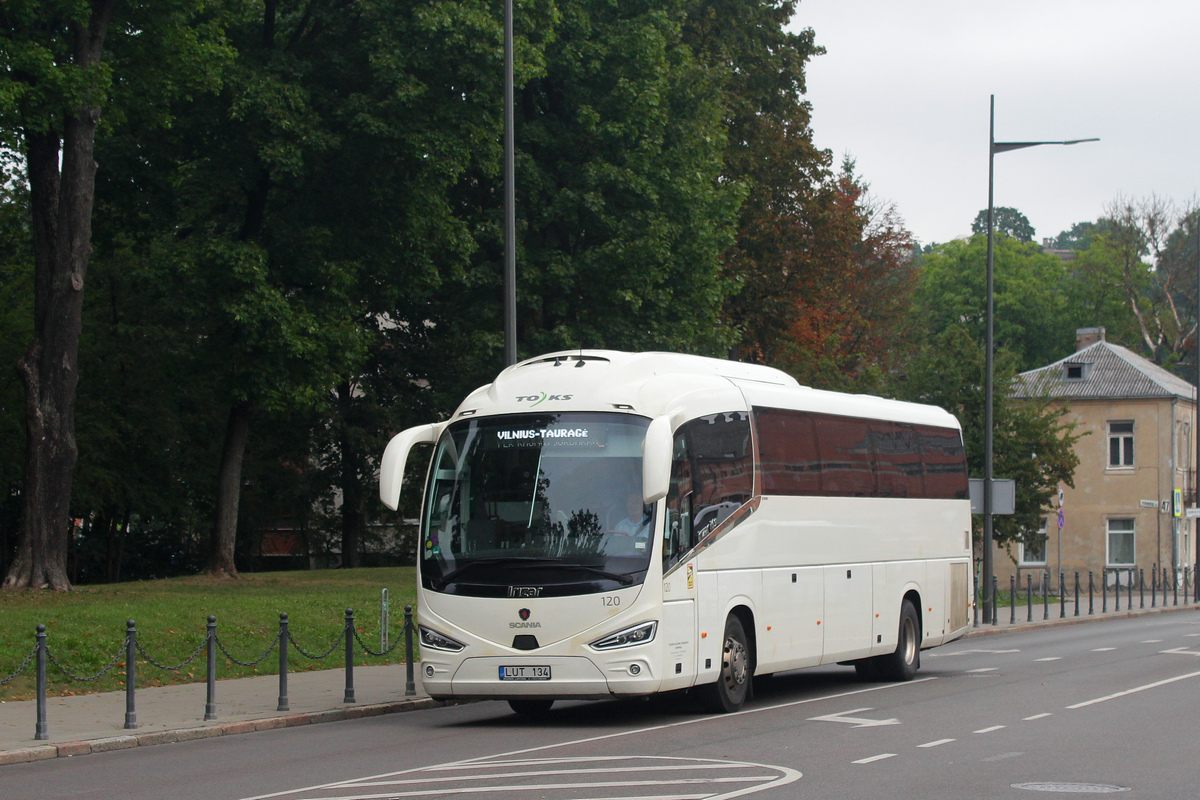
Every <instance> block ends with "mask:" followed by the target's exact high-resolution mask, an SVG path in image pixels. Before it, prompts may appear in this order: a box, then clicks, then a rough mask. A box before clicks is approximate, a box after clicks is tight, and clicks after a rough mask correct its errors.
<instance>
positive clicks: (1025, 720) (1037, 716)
mask: <svg viewBox="0 0 1200 800" xmlns="http://www.w3.org/2000/svg"><path fill="white" fill-rule="evenodd" d="M1053 716H1054V715H1053V714H1034V715H1033V716H1032V717H1025V718H1024V719H1022V720H1021V721H1022V722H1030V721H1032V720H1035V719H1044V718H1045V717H1053Z"/></svg>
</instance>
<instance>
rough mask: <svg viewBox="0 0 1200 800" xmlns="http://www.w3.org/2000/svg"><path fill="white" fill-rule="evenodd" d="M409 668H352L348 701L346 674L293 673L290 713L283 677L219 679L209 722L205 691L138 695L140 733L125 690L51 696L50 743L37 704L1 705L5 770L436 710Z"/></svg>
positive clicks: (190, 688)
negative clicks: (281, 705) (282, 701)
mask: <svg viewBox="0 0 1200 800" xmlns="http://www.w3.org/2000/svg"><path fill="white" fill-rule="evenodd" d="M404 684H405V666H404V665H403V664H398V665H397V664H392V665H387V666H380V667H360V666H356V667H355V668H354V698H355V700H356V701H357V702H354V703H345V702H343V700H344V699H345V691H346V672H345V670H344V669H329V670H319V671H314V672H293V673H289V674H288V711H277V710H276V709H277V707H278V702H279V677H278V676H277V675H262V676H258V677H254V678H235V679H231V680H223V681H217V684H216V706H217V711H216V716H217V718H216V719H215V720H209V721H205V719H204V706H205V700H206V694H207V686H206V685H205V684H204V683H191V684H185V685H180V686H161V687H151V688H145V689H138V690H137V695H136V699H135V714H136V718H137V728H136V729H133V730H126V729H125V692H123V691H120V692H104V693H99V694H84V695H74V696H72V697H48V698H46V727H47V732H48V734H49V737H50V738H49V739H47V740H42V741H37V740H35V739H34V738H33V737H34V733H35V731H36V728H37V701H36V700H19V701H12V702H7V703H0V765H4V764H15V763H20V762H24V761H40V760H42V759H47V758H58V757H60V756H75V755H85V754H88V753H97V752H103V751H106V750H122V749H127V748H132V747H144V746H147V745H152V744H166V743H170V742H180V741H185V740H188V739H203V738H207V737H210V736H228V735H232V734H240V733H251V732H253V731H260V730H268V729H271V728H284V727H290V726H295V725H309V724H314V723H319V722H334V721H337V720H343V719H354V718H357V717H366V716H375V715H379V714H391V713H395V712H398V711H410V710H414V709H418V708H431V707H434V706H436V705H439V704H438V703H436V702H435V701H433V700H430V699H429V697H428V696H426V695H425V694H424V693H423V692H422V691H421V682H420V679H419V678H417V680H416V687H417V695H416V696H412V697H406V696H405V694H404Z"/></svg>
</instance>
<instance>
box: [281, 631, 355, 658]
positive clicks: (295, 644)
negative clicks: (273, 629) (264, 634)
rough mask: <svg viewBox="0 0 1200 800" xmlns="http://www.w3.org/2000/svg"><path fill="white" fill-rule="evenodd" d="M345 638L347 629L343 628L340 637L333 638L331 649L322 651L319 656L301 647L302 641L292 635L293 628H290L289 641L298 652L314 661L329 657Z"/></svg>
mask: <svg viewBox="0 0 1200 800" xmlns="http://www.w3.org/2000/svg"><path fill="white" fill-rule="evenodd" d="M345 638H346V629H345V628H342V632H341V633H339V634H338V637H337V638H336V639H334V640H333V644H331V645H329V649H328V650H326V651H325V652H324V653H321V655H319V656H318V655H314V654H313V653H310V652H308V651H307V650H305V649H304V648H303V647H301V646H300V643H299V642H297V641H296V638H295V637H294V636H292V632H291V630H290V629H289V630H288V641H289V642H290V643H291V645H292V647H294V648H296V652H297V653H299V654H300V655H302V656H304V657H305V658H311V659H312V660H313V661H320V660H321V659H322V658H328V657H329V655H330V654H331V653H333V651H334V650H336V649H337V646H338V645H339V644H341V643H342V641H343V640H344V639H345Z"/></svg>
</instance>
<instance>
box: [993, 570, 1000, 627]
mask: <svg viewBox="0 0 1200 800" xmlns="http://www.w3.org/2000/svg"><path fill="white" fill-rule="evenodd" d="M999 592H1000V578H999V577H997V576H996V575H993V576H992V624H993V625H995V624H996V619H997V618H998V615H999V614H1000V604H999V603H997V602H996V598H997V597H999Z"/></svg>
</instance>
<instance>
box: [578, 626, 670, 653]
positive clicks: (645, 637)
mask: <svg viewBox="0 0 1200 800" xmlns="http://www.w3.org/2000/svg"><path fill="white" fill-rule="evenodd" d="M657 630H658V622H643V623H642V624H641V625H634V626H633V627H632V628H626V629H625V630H623V631H618V632H617V633H614V634H612V635H610V636H605V637H604V638H603V639H597V640H596V641H594V642H592V643H591V644H590V645H588V646H589V647H591V648H592V649H593V650H616V649H618V648H621V647H633V646H634V645H635V644H645V643H646V642H649V641H651V640H652V639H653V638H654V632H655V631H657Z"/></svg>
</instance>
